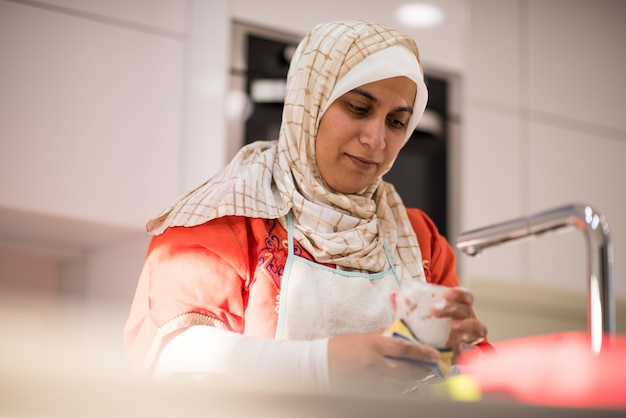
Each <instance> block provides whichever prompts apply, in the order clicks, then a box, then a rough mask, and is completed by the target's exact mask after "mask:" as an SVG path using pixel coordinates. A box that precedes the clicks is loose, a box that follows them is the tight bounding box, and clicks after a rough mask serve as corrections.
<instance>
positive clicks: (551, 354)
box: [461, 331, 626, 409]
mask: <svg viewBox="0 0 626 418" xmlns="http://www.w3.org/2000/svg"><path fill="white" fill-rule="evenodd" d="M493 346H494V352H493V353H490V354H487V355H485V354H483V353H481V352H480V351H479V350H472V352H469V353H467V354H464V355H463V357H462V359H461V363H462V364H463V365H464V366H465V367H464V370H465V372H466V374H469V375H471V376H474V378H475V379H476V381H477V383H478V386H479V387H480V390H481V392H482V394H483V395H484V396H485V397H488V396H489V395H490V394H497V395H505V396H507V397H512V398H514V399H516V400H518V401H521V402H525V403H531V404H537V405H545V406H559V407H578V408H611V409H613V408H617V409H622V408H625V409H626V336H620V335H615V336H606V337H605V342H604V343H603V348H602V352H601V353H600V354H598V355H597V356H594V355H593V354H592V351H591V337H590V334H589V333H588V332H578V331H576V332H566V333H558V334H547V335H538V336H533V337H525V338H518V339H512V340H507V341H502V342H498V343H494V344H493Z"/></svg>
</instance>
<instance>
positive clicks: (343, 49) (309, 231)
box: [146, 21, 428, 280]
mask: <svg viewBox="0 0 626 418" xmlns="http://www.w3.org/2000/svg"><path fill="white" fill-rule="evenodd" d="M393 45H399V46H402V47H404V48H406V50H408V51H410V52H411V54H412V55H414V56H415V58H416V65H417V69H415V68H413V69H411V68H409V69H408V70H407V69H403V68H400V69H398V74H396V75H404V74H405V73H407V72H408V73H410V74H417V76H411V78H412V79H415V78H417V80H414V81H416V84H417V98H416V100H415V104H414V113H413V116H412V117H411V120H410V122H409V125H410V129H408V130H407V131H408V132H407V139H408V137H409V136H410V134H411V133H412V131H413V129H414V128H415V125H416V124H417V122H418V121H419V118H420V117H421V115H422V113H423V111H424V108H425V106H426V98H427V94H428V93H427V90H426V87H425V85H424V82H423V72H422V70H421V66H420V64H419V52H418V49H417V46H416V45H415V42H414V41H413V40H412V39H411V38H410V37H409V36H407V35H404V34H402V33H400V32H398V31H396V30H394V29H391V28H388V27H386V26H383V25H378V24H372V23H369V22H363V21H342V22H333V23H327V24H321V25H318V26H316V27H315V28H313V30H312V31H311V32H309V34H308V35H307V36H306V37H305V38H304V39H303V40H302V41H301V42H300V44H299V45H298V48H297V49H296V52H295V54H294V56H293V59H292V63H291V65H290V68H289V72H288V75H287V85H286V95H285V104H284V108H283V118H282V124H281V129H280V134H279V139H278V140H277V141H258V142H255V143H252V144H250V145H247V146H245V147H243V148H242V149H241V150H240V151H239V152H238V153H237V155H236V156H235V158H233V160H232V161H231V162H230V163H229V164H228V165H227V166H226V167H225V168H224V169H223V170H221V171H220V172H219V173H218V174H216V175H215V176H213V177H212V178H211V179H209V180H208V181H207V182H205V183H204V184H202V185H200V186H199V187H198V188H196V189H195V190H192V191H191V192H189V193H187V194H186V195H184V196H182V197H181V198H179V199H178V200H177V201H175V202H174V203H173V204H172V205H171V206H170V207H169V208H167V209H166V210H165V211H164V212H163V213H162V214H161V215H159V216H158V217H157V218H154V219H152V220H150V221H149V222H148V224H147V225H146V227H147V229H148V231H149V232H150V233H152V234H155V235H158V234H161V233H163V232H164V231H165V229H167V228H168V227H171V226H194V225H199V224H202V223H205V222H207V221H209V220H211V219H216V218H219V217H222V216H230V215H236V216H246V217H254V218H265V219H278V220H279V221H280V222H281V224H282V225H283V226H285V227H286V215H287V214H288V213H289V211H291V212H292V213H293V225H294V238H295V239H296V240H297V241H298V242H299V243H300V245H302V246H303V247H304V248H305V249H306V250H307V251H308V252H309V253H311V255H312V256H313V257H314V258H315V260H316V261H318V262H320V263H329V264H335V265H337V267H338V268H341V269H345V270H351V271H362V272H370V273H372V272H379V271H382V270H384V269H386V268H389V267H390V266H389V265H388V262H387V257H386V253H385V250H384V243H385V242H386V244H387V246H388V248H389V250H390V253H391V255H392V259H393V266H392V267H393V268H394V269H395V270H396V272H397V274H398V275H399V277H400V278H401V279H402V280H405V279H420V280H424V273H423V266H422V263H421V253H420V249H419V245H418V242H417V239H416V237H415V233H414V231H413V229H412V227H411V224H410V221H409V219H408V216H407V214H406V208H405V207H404V205H403V203H402V200H401V198H400V196H399V195H398V194H397V192H396V191H395V189H394V188H393V186H392V185H391V184H389V183H386V182H384V181H382V179H380V178H379V179H378V180H377V181H376V182H374V183H372V184H370V185H369V186H368V187H367V188H366V189H365V190H363V191H362V192H360V193H357V194H342V193H337V192H334V191H332V190H331V189H330V188H329V187H328V186H327V185H326V183H325V182H324V180H323V179H322V177H321V175H320V173H319V170H318V168H317V164H316V159H315V137H316V135H317V129H318V126H319V122H320V119H321V117H322V114H323V110H325V109H326V108H327V105H329V104H330V103H327V102H328V99H329V97H331V94H333V91H334V89H335V87H336V85H337V82H338V80H340V79H342V77H344V76H346V74H348V73H349V72H350V71H351V69H352V68H354V67H355V66H356V65H357V64H359V63H360V62H362V61H363V60H364V59H365V58H366V57H370V56H371V55H373V54H376V53H377V52H378V51H381V50H385V49H387V48H389V47H391V46H393ZM394 74H395V70H394ZM391 76H394V75H393V74H392V75H389V76H387V77H391ZM372 81H376V79H373V80H370V81H369V82H372ZM355 87H357V86H353V87H352V88H355ZM335 93H337V92H335ZM339 94H343V93H342V92H340V93H339ZM335 98H336V97H335Z"/></svg>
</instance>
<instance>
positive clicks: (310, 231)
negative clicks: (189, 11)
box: [125, 21, 486, 388]
mask: <svg viewBox="0 0 626 418" xmlns="http://www.w3.org/2000/svg"><path fill="white" fill-rule="evenodd" d="M427 97H428V93H427V89H426V86H425V85H424V80H423V73H422V69H421V65H420V63H419V52H418V50H417V46H416V45H415V43H414V41H413V40H412V39H411V38H410V37H408V36H406V35H403V34H401V33H399V32H397V31H395V30H393V29H390V28H387V27H385V26H382V25H376V24H371V23H368V22H360V21H344V22H334V23H330V24H322V25H318V26H316V27H315V28H314V29H313V30H312V31H311V32H310V33H309V34H308V35H307V36H306V37H305V38H304V39H303V40H302V42H301V43H300V45H299V46H298V48H297V51H296V53H295V55H294V57H293V60H292V63H291V66H290V69H289V73H288V76H287V88H286V97H285V106H284V111H283V122H282V126H281V131H280V136H279V139H278V141H274V142H258V143H255V144H251V145H249V146H247V147H244V148H243V149H242V150H241V151H240V152H239V153H238V154H237V156H236V157H235V158H234V159H233V161H232V162H231V163H230V164H229V165H228V166H227V167H226V168H224V169H223V170H222V171H221V172H220V173H218V174H217V175H216V176H214V177H213V178H212V179H210V180H208V181H207V182H206V183H205V184H203V185H202V186H200V187H199V188H197V189H196V190H194V191H192V192H190V193H189V194H187V195H185V196H183V197H182V198H180V199H179V200H178V201H177V202H175V203H174V204H173V205H172V206H171V207H170V208H168V209H167V210H166V211H165V212H164V213H163V214H162V215H161V216H159V217H158V218H156V219H153V220H151V221H150V222H149V223H148V225H147V228H148V230H149V232H151V233H152V234H153V235H154V237H153V239H152V242H151V244H150V247H149V250H148V256H147V259H146V263H145V266H144V269H143V271H142V274H141V277H140V279H139V284H138V287H137V292H136V295H135V299H134V301H133V306H132V309H131V313H130V317H129V320H128V323H127V325H126V330H125V333H126V346H127V351H128V353H129V356H130V358H131V360H132V362H133V364H134V365H135V367H136V368H137V369H139V370H147V371H150V372H153V373H155V374H157V375H171V374H177V373H225V374H230V375H234V376H246V375H255V376H259V377H261V378H262V379H269V378H272V379H273V381H275V382H290V383H289V384H291V383H293V384H301V385H304V386H306V387H314V388H325V387H339V386H341V385H342V384H346V383H347V384H351V383H354V382H357V381H358V382H371V383H372V384H375V385H379V386H381V387H382V386H387V387H393V388H395V387H397V388H404V387H406V385H407V383H409V382H411V381H414V380H415V379H418V378H420V377H422V376H424V375H425V374H427V371H425V370H424V369H422V368H420V367H419V366H417V365H415V364H413V363H411V362H407V361H402V360H398V358H405V359H412V360H421V361H429V362H434V361H437V359H438V358H439V356H440V354H439V351H438V350H436V349H434V348H433V347H429V346H426V345H422V344H417V343H408V342H406V341H403V340H401V339H395V338H390V337H388V336H386V335H384V332H383V329H384V328H385V327H387V326H388V325H389V324H390V323H391V321H392V318H393V308H392V305H391V303H390V301H389V299H390V295H391V294H393V292H395V291H396V290H397V289H398V288H399V286H400V285H401V284H402V282H405V281H411V280H422V281H429V282H434V283H438V284H442V285H446V286H450V287H451V288H453V289H451V290H450V291H448V292H447V295H446V298H447V303H446V305H445V306H443V307H441V309H440V310H439V311H437V312H435V314H436V315H438V316H449V317H452V318H453V327H452V331H451V334H450V340H449V342H448V344H449V346H450V347H452V348H453V349H454V350H455V352H456V353H459V352H461V351H463V350H464V349H466V348H467V347H469V345H468V344H471V343H475V342H477V341H479V340H482V339H484V337H485V334H486V329H485V327H484V326H483V325H482V324H481V323H480V322H479V321H477V320H476V318H475V317H474V314H473V311H472V295H471V294H470V293H469V292H467V291H465V290H462V289H460V288H458V287H457V286H458V284H459V282H458V278H457V276H456V273H455V267H454V256H453V252H452V250H451V248H450V246H449V245H448V244H447V242H446V241H445V239H444V238H443V237H441V236H440V235H439V234H438V232H437V230H436V228H435V226H434V225H433V224H432V222H431V221H430V219H429V218H428V217H427V216H426V215H425V214H424V213H422V212H421V211H419V210H417V209H410V210H407V209H406V208H405V207H404V205H403V204H402V201H401V199H400V197H399V196H398V194H397V193H396V192H395V190H394V188H393V187H392V186H391V185H390V184H387V183H385V182H383V181H382V180H381V177H382V175H383V174H384V173H385V172H387V171H388V170H389V169H390V168H391V165H392V164H393V162H394V160H395V158H396V156H397V155H398V152H399V151H400V149H401V148H402V146H403V145H404V144H405V143H406V141H407V140H408V138H409V137H410V135H411V133H412V132H413V130H414V128H415V126H416V125H417V123H418V121H419V119H420V118H421V116H422V114H423V112H424V109H425V107H426V101H427ZM356 348H358V349H356Z"/></svg>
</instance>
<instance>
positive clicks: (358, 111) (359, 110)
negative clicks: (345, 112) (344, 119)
mask: <svg viewBox="0 0 626 418" xmlns="http://www.w3.org/2000/svg"><path fill="white" fill-rule="evenodd" d="M348 106H349V107H350V110H351V111H352V112H354V113H356V114H359V115H364V114H366V113H367V108H366V107H363V106H359V105H358V104H356V103H348Z"/></svg>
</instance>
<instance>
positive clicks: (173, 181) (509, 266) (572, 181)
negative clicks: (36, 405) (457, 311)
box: [0, 0, 626, 340]
mask: <svg viewBox="0 0 626 418" xmlns="http://www.w3.org/2000/svg"><path fill="white" fill-rule="evenodd" d="M327 3H328V4H327V6H326V7H325V6H324V2H323V1H318V2H298V1H289V2H287V1H284V0H283V1H277V0H271V1H270V0H268V1H264V2H258V1H256V0H232V1H228V0H205V1H202V0H188V1H183V0H158V1H156V0H155V1H153V0H131V1H129V0H124V1H123V0H116V1H106V2H105V1H96V0H93V1H79V0H46V1H18V0H15V1H9V0H0V51H1V52H2V59H1V60H0V91H1V92H2V93H1V94H0V286H2V289H3V292H4V293H5V294H6V292H9V291H11V292H15V293H27V294H31V293H32V294H44V295H46V296H47V297H49V298H51V299H58V300H64V299H65V298H68V297H69V298H75V299H79V300H85V301H88V302H89V303H94V304H99V303H106V304H109V305H113V306H116V307H119V312H120V315H119V319H118V320H119V321H122V320H123V316H124V315H125V312H126V310H127V307H128V304H129V303H130V300H131V298H132V293H133V290H134V286H135V283H136V279H137V276H138V274H139V271H140V269H141V265H142V262H143V256H144V253H145V249H146V245H147V242H148V237H147V236H146V234H145V233H144V230H143V225H144V223H145V221H146V220H147V219H148V218H149V217H151V216H153V215H154V214H156V213H157V212H158V211H159V210H161V209H162V208H163V207H164V206H166V205H167V204H168V203H169V202H170V201H171V200H173V199H174V198H175V197H177V196H178V195H179V194H180V193H182V192H184V191H186V190H188V189H189V188H190V187H193V186H195V185H196V184H198V183H199V182H200V181H202V180H204V179H205V178H206V177H208V176H210V175H211V174H212V173H214V172H215V171H216V170H218V169H219V168H220V167H221V166H223V165H224V164H225V163H226V161H227V159H228V157H229V155H230V151H229V149H231V148H232V146H231V147H229V145H232V144H227V143H226V137H227V131H228V129H229V127H228V126H227V122H226V118H225V116H224V109H223V106H222V104H223V102H224V98H225V97H226V93H227V92H226V86H228V67H229V60H230V56H229V54H230V43H229V35H230V25H229V24H230V22H231V20H232V19H237V20H241V21H245V22H249V23H253V24H257V25H261V26H267V27H271V28H275V29H278V30H281V31H288V32H291V33H294V34H300V33H304V31H305V30H306V29H307V28H309V27H310V26H312V25H313V24H315V23H318V22H321V21H327V20H334V19H340V18H364V19H372V20H377V21H380V22H382V23H388V24H391V25H393V26H399V25H398V24H396V23H395V21H394V20H393V16H392V14H391V10H392V9H393V7H392V6H393V5H395V4H396V3H397V4H399V3H400V2H393V1H392V2H385V6H384V7H383V6H380V5H379V4H380V3H378V2H365V3H364V2H363V1H359V2H357V1H351V0H350V1H348V0H346V1H343V2H332V3H331V2H330V1H328V2H327ZM434 3H436V4H438V5H440V6H441V7H442V8H443V9H444V11H445V12H446V20H445V21H444V24H443V25H442V26H440V27H437V28H431V29H409V28H406V29H405V30H406V31H407V32H409V33H411V34H412V35H413V36H414V38H415V39H416V40H417V42H418V44H419V45H420V48H421V52H422V55H423V59H424V65H425V66H426V67H427V68H428V69H430V70H432V71H440V72H447V73H451V74H454V75H459V76H460V78H461V80H462V86H461V89H460V91H459V92H457V93H458V94H457V96H456V97H455V100H457V101H458V103H457V105H458V107H459V109H460V118H459V120H458V121H457V123H456V125H455V126H454V130H455V132H456V137H457V138H458V140H457V141H455V142H454V144H453V158H454V161H455V167H454V170H453V180H452V181H453V182H454V184H455V185H456V186H455V188H453V190H454V193H455V196H454V199H452V200H453V201H455V202H458V204H457V205H456V207H454V208H452V213H453V215H452V216H453V218H454V219H452V223H453V225H455V228H456V230H457V232H460V231H461V230H466V229H470V228H475V227H480V226H483V225H486V224H491V223H493V222H496V221H502V220H506V219H510V218H513V217H517V216H521V215H525V214H529V213H533V212H536V211H539V210H543V209H549V208H552V207H555V206H560V205H562V204H565V203H570V202H579V201H580V202H585V203H591V204H593V205H594V206H596V207H597V208H598V209H599V210H601V211H602V212H604V213H605V215H606V217H607V218H608V221H609V224H610V226H611V233H612V237H613V243H614V249H615V260H616V264H615V269H614V274H615V290H616V293H617V295H618V296H619V297H620V298H621V299H626V279H625V275H626V269H625V268H624V266H623V263H620V260H622V259H623V258H625V257H623V256H624V255H626V249H625V248H626V242H625V241H626V219H624V218H623V217H622V216H621V215H622V212H623V210H622V209H623V208H624V207H625V204H626V197H624V193H623V185H622V184H621V182H622V179H624V178H626V166H625V165H624V164H623V163H622V161H621V160H622V159H623V157H625V156H626V122H625V121H624V118H622V117H621V113H622V112H623V109H625V108H626V106H625V105H626V82H625V81H624V79H623V76H622V74H623V73H624V72H625V71H624V70H625V67H626V53H625V52H624V49H623V47H622V46H621V42H620V41H621V40H622V39H625V38H626V36H625V35H626V29H624V27H623V26H624V25H623V24H622V22H623V20H624V17H626V7H625V3H623V2H622V1H619V0H616V1H610V0H601V1H582V0H550V1H540V0H445V1H443V0H440V1H436V2H434ZM450 239H451V240H452V241H454V237H450ZM459 268H460V271H461V273H462V278H463V281H464V285H465V286H467V287H470V288H471V289H472V290H473V291H474V292H475V293H476V296H477V300H478V301H481V303H480V304H479V309H478V310H479V313H480V315H481V318H482V319H483V320H484V321H485V322H487V323H488V324H489V325H490V328H491V329H492V335H494V339H496V340H497V339H503V338H510V337H514V336H517V335H522V334H529V333H536V332H543V331H547V329H546V328H545V327H544V328H542V326H544V325H545V324H546V323H550V324H552V323H553V324H554V325H553V326H552V325H551V327H550V330H552V329H556V330H558V329H560V328H559V327H566V328H576V327H578V328H580V327H583V328H584V327H585V326H586V324H585V316H584V315H585V310H586V306H585V304H584V294H585V291H586V288H585V282H586V273H585V249H584V241H583V240H582V237H581V236H580V235H579V234H578V233H576V232H570V233H566V234H562V235H556V236H553V237H544V238H541V239H538V240H535V241H532V242H529V243H519V244H510V245H508V246H502V247H499V248H494V249H492V250H489V251H486V252H485V253H484V254H483V255H482V256H481V257H480V258H477V259H475V258H468V257H466V256H459ZM555 300H559V301H571V302H563V303H564V304H565V305H566V306H561V304H559V303H557V304H555V303H554V301H555ZM529 301H532V304H530V305H529V304H528V302H529ZM554 305H556V308H554V309H552V307H554ZM536 306H541V307H542V308H537V307H536ZM621 306H622V304H621V302H620V304H619V305H618V308H619V309H618V313H619V315H620V316H621V317H622V318H624V319H625V320H626V317H625V316H624V315H623V313H624V310H623V308H621ZM544 308H545V309H544ZM533 313H534V315H535V316H536V317H537V318H536V319H537V321H534V320H531V319H529V318H531V316H529V315H531V314H533ZM502 318H506V322H504V321H502ZM546 318H548V319H546ZM572 318H574V319H572ZM622 322H626V321H622ZM517 323H520V324H522V323H523V324H530V325H529V326H527V327H525V328H524V327H516V326H515V325H513V326H512V325H511V324H517ZM542 324H543V325H542ZM618 325H619V322H618ZM512 330H515V331H512Z"/></svg>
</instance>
